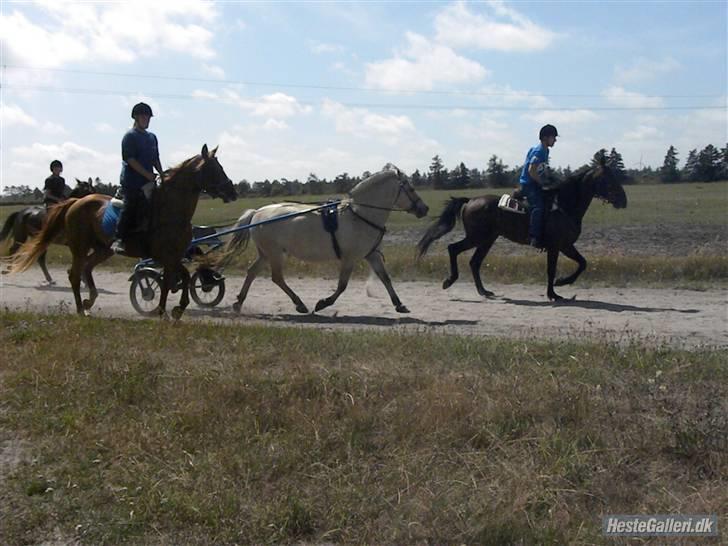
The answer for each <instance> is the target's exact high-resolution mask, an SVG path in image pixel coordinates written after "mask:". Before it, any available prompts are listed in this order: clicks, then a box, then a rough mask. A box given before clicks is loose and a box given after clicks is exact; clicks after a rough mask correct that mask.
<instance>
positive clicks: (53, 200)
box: [43, 159, 66, 208]
mask: <svg viewBox="0 0 728 546" xmlns="http://www.w3.org/2000/svg"><path fill="white" fill-rule="evenodd" d="M62 172H63V163H61V162H60V161H58V160H57V159H54V160H53V161H51V173H52V174H51V175H50V176H49V177H48V178H46V179H45V185H44V186H43V204H44V205H45V206H46V208H48V207H50V206H51V205H55V204H57V203H60V202H61V201H65V199H66V194H65V191H66V180H65V179H64V178H63V177H62V176H61V173H62Z"/></svg>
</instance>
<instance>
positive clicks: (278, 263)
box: [268, 254, 308, 313]
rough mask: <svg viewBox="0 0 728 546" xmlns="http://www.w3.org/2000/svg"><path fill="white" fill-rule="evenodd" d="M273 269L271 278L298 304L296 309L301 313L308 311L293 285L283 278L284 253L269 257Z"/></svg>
mask: <svg viewBox="0 0 728 546" xmlns="http://www.w3.org/2000/svg"><path fill="white" fill-rule="evenodd" d="M268 262H269V263H270V270H271V280H272V281H273V282H274V283H275V284H277V285H278V286H279V287H280V289H281V290H283V291H284V292H285V293H286V294H288V297H289V298H291V301H292V302H293V304H294V305H295V306H296V311H298V312H299V313H308V308H307V307H306V306H305V305H304V304H303V302H302V301H301V298H299V297H298V295H297V294H296V293H295V292H294V291H293V290H291V287H290V286H288V285H287V284H286V280H285V279H284V278H283V255H282V254H279V255H278V256H276V257H274V258H268Z"/></svg>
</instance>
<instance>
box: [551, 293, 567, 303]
mask: <svg viewBox="0 0 728 546" xmlns="http://www.w3.org/2000/svg"><path fill="white" fill-rule="evenodd" d="M549 300H551V301H555V302H556V301H564V298H562V297H561V296H559V295H558V294H557V293H556V292H554V293H553V294H549Z"/></svg>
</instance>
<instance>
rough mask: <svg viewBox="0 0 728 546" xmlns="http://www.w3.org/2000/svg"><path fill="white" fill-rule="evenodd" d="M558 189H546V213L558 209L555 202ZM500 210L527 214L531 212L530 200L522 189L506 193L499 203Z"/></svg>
mask: <svg viewBox="0 0 728 546" xmlns="http://www.w3.org/2000/svg"><path fill="white" fill-rule="evenodd" d="M555 197H556V188H544V202H545V204H546V211H547V212H548V211H550V210H552V209H555V208H558V207H557V205H556V202H555ZM498 208H499V209H501V210H505V211H507V212H514V213H516V214H527V213H528V212H529V211H530V207H529V206H528V199H527V198H526V196H525V195H524V193H523V191H522V190H521V188H520V187H519V188H516V189H514V190H513V192H511V194H510V195H509V194H507V193H504V194H503V195H502V196H501V198H500V200H499V201H498Z"/></svg>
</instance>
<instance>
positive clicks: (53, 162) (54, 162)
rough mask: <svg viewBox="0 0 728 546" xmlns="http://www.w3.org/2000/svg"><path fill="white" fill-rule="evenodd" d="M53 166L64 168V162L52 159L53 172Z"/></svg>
mask: <svg viewBox="0 0 728 546" xmlns="http://www.w3.org/2000/svg"><path fill="white" fill-rule="evenodd" d="M53 167H60V168H61V169H62V168H63V163H61V162H60V161H58V160H57V159H54V160H53V161H51V172H53Z"/></svg>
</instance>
